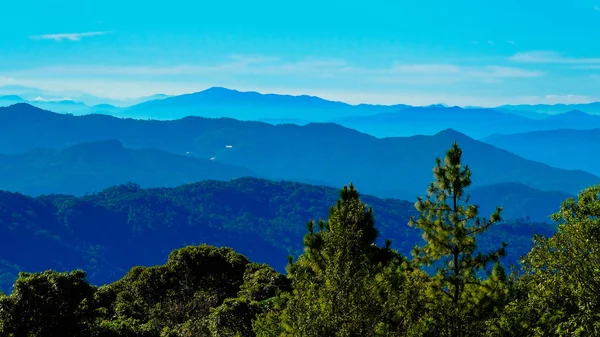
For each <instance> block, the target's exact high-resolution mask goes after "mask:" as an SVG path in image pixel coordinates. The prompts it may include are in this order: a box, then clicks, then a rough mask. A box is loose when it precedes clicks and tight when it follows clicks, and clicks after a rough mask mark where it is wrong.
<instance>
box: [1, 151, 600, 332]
mask: <svg viewBox="0 0 600 337" xmlns="http://www.w3.org/2000/svg"><path fill="white" fill-rule="evenodd" d="M433 173H434V181H433V182H432V183H431V185H430V186H429V187H427V186H424V188H427V189H426V194H425V196H424V197H420V198H418V199H417V201H416V203H414V205H413V206H414V210H413V211H412V212H411V213H410V214H408V219H405V218H401V219H399V220H398V221H397V223H398V226H399V227H401V226H403V225H404V224H403V221H406V222H408V223H409V224H410V226H411V227H412V228H407V229H405V230H403V233H406V235H409V234H408V233H409V232H410V231H413V234H412V235H420V236H421V237H422V239H421V240H417V241H415V242H414V247H412V248H413V249H412V251H411V252H410V253H407V252H403V251H401V250H399V249H395V248H394V245H393V242H392V241H390V240H386V238H387V237H386V236H387V235H386V234H388V233H389V232H385V228H386V226H385V225H383V224H381V225H380V221H379V215H380V213H379V212H375V211H374V207H373V208H372V207H370V205H368V203H366V202H365V200H363V198H361V197H360V195H359V193H358V191H357V189H356V188H355V187H354V186H353V185H352V184H350V185H349V186H345V187H344V188H343V189H342V190H341V191H340V193H339V195H338V198H337V200H336V201H334V202H333V203H331V204H332V205H333V206H331V207H330V208H329V211H328V214H327V216H326V218H323V219H322V220H319V219H318V218H313V219H314V220H310V221H308V223H307V225H306V227H305V230H306V232H305V234H304V238H303V240H302V241H301V242H296V243H295V244H296V245H300V246H301V247H302V254H300V256H298V257H297V258H295V257H294V256H293V254H292V255H290V256H289V257H288V259H287V262H288V264H287V266H286V274H285V275H284V274H281V273H280V272H278V271H276V270H274V269H272V268H271V267H268V266H267V265H264V264H256V263H250V262H249V260H248V259H247V258H246V257H244V256H243V255H241V254H239V253H236V252H235V251H234V250H232V249H230V248H216V247H213V246H208V245H199V246H188V247H185V248H181V249H177V250H175V251H173V252H172V253H171V254H170V255H169V258H168V260H167V262H166V263H165V264H164V265H159V266H154V267H134V268H132V269H131V270H130V271H129V272H128V273H127V274H126V275H125V276H124V277H122V278H121V279H119V280H118V281H116V282H113V283H111V284H107V285H103V286H100V287H97V286H94V285H92V284H90V283H89V282H88V281H87V279H86V274H85V273H84V272H83V271H81V270H76V271H72V272H64V273H60V272H56V271H46V272H42V273H21V274H20V275H19V278H18V280H17V281H16V282H15V284H14V287H13V289H12V292H11V293H10V295H2V296H1V297H0V335H2V336H11V337H17V336H19V337H20V336H38V337H41V336H156V337H163V336H232V337H234V336H265V337H267V336H273V337H274V336H314V337H317V336H319V337H320V336H344V337H350V336H596V335H598V333H599V332H600V323H598V322H599V318H600V307H599V304H600V301H599V298H600V297H599V296H598V290H600V279H599V272H598V270H600V262H599V261H600V256H599V255H598V254H599V253H598V252H599V248H600V247H598V242H599V240H598V239H599V233H600V186H593V187H589V188H587V189H585V190H583V191H582V192H580V194H579V196H578V198H577V199H574V198H571V199H568V200H566V201H564V203H563V204H562V206H561V207H560V208H559V209H558V210H557V212H556V214H554V215H553V220H554V221H555V222H556V224H557V226H558V227H557V228H556V231H555V232H554V233H552V234H548V235H533V236H532V237H530V238H529V241H530V242H531V238H533V246H532V247H531V249H530V250H529V251H528V252H527V253H526V254H524V256H523V257H522V259H521V260H520V261H519V264H518V265H515V266H512V267H511V268H510V269H509V268H505V267H504V266H503V264H501V263H500V261H501V258H502V257H503V256H505V255H507V254H510V252H511V250H512V249H513V247H512V245H511V243H510V242H509V243H508V245H507V243H506V242H503V240H501V239H500V238H499V237H493V236H490V233H493V231H494V230H496V229H497V228H498V227H500V226H502V224H501V218H502V209H501V208H500V207H499V208H497V209H496V211H494V212H493V213H492V214H491V215H489V216H487V217H484V216H483V214H480V212H479V209H478V207H477V206H476V205H474V204H472V203H471V201H470V200H469V196H468V193H467V191H468V187H469V186H470V185H471V183H472V182H471V171H470V169H469V167H468V166H466V165H464V164H463V162H462V150H461V149H460V148H459V147H458V145H457V144H456V143H455V144H454V145H453V146H452V147H451V148H450V150H448V151H447V154H446V157H445V158H444V159H438V160H437V161H436V164H435V166H434V170H433ZM119 188H120V189H125V188H130V189H132V190H134V191H137V192H139V191H140V190H139V188H138V187H136V186H122V187H119ZM117 189H118V188H117ZM117 189H112V190H107V191H105V192H104V193H105V194H107V195H109V196H110V195H111V194H110V193H111V192H112V193H115V196H114V197H113V198H106V199H104V202H105V203H107V204H106V205H105V206H106V207H107V208H103V209H107V210H108V209H112V210H113V211H114V212H115V214H118V210H119V209H121V208H123V209H129V207H130V206H129V205H128V204H127V203H122V202H121V200H119V199H118V197H117V196H118V195H121V194H120V193H119V191H118V190H117ZM159 190H160V189H159ZM142 191H143V190H142ZM162 191H164V192H169V191H173V190H165V189H162ZM137 192H136V193H137ZM253 192H254V193H260V192H259V191H258V190H255V191H253ZM124 195H129V197H128V198H130V196H131V194H127V193H125V194H124ZM145 197H147V198H152V195H146V196H145ZM154 197H157V195H156V194H154ZM181 197H182V198H185V196H184V195H182V196H181ZM207 197H208V198H218V197H219V196H218V195H209V196H207ZM23 198H25V197H23ZM47 198H48V199H47V200H46V199H28V200H29V201H30V202H32V203H37V202H40V203H42V205H44V206H45V207H47V208H46V209H45V211H46V212H49V213H50V214H52V212H53V209H52V207H55V206H53V205H55V204H56V202H57V200H61V198H66V199H68V200H71V201H72V202H82V207H98V206H94V205H98V204H97V203H92V201H93V200H85V199H77V198H73V197H61V196H50V197H47ZM90 198H91V199H95V198H102V195H101V194H100V195H94V196H90ZM155 200H157V202H158V199H155ZM372 201H373V200H372ZM62 202H66V200H63V201H62ZM86 202H87V203H86ZM110 202H112V203H113V204H110ZM282 204H283V202H282ZM331 204H330V205H331ZM246 206H247V207H248V209H252V208H253V207H252V204H251V203H250V202H248V204H246ZM40 207H41V206H40ZM173 207H174V206H173ZM325 207H327V206H325ZM157 209H161V208H160V207H158V208H157ZM40 211H43V210H40ZM222 211H224V212H226V211H227V209H223V210H222ZM308 213H310V211H308ZM21 214H24V215H23V216H29V217H32V218H34V217H36V216H37V213H35V212H25V213H21ZM82 214H83V213H79V214H78V216H80V217H81V215H82ZM143 214H146V216H148V218H147V219H149V220H152V219H154V218H156V217H163V218H168V217H169V216H172V214H173V213H170V212H168V211H166V210H163V212H162V213H143V212H142V213H141V214H140V215H139V216H143ZM76 215H77V214H76ZM130 216H131V217H136V216H138V214H137V213H131V214H130ZM75 218H77V216H76V217H75ZM106 219H108V218H106ZM171 219H172V220H171V221H172V222H170V223H176V222H178V221H180V220H182V219H177V218H174V217H172V218H171ZM309 219H310V218H308V217H307V219H305V221H306V220H309ZM376 219H377V221H375V220H376ZM85 220H87V221H90V222H93V221H94V219H92V218H86V219H85ZM406 222H404V223H406ZM15 223H17V222H15ZM19 223H23V224H25V225H24V227H27V225H26V224H27V222H19ZM83 223H85V222H80V224H83ZM107 223H112V222H108V221H107ZM115 223H116V222H115ZM69 224H71V223H69ZM147 224H148V225H149V228H152V226H150V224H153V225H154V226H159V225H162V224H164V222H162V221H160V222H152V221H150V222H148V223H147ZM90 226H93V224H90ZM223 227H227V226H223ZM259 227H260V226H259ZM267 227H269V226H267ZM67 229H68V230H66V229H64V228H63V229H62V230H64V231H65V232H64V233H65V235H67V234H69V235H70V234H73V235H74V233H76V232H77V230H78V229H77V228H75V227H71V226H70V225H68V226H67ZM23 230H27V228H23ZM133 230H134V231H135V230H136V227H133ZM522 230H523V231H527V229H525V228H520V227H519V228H515V229H514V231H515V232H520V231H522ZM69 231H70V232H69ZM142 232H143V231H142ZM103 233H104V232H103V230H98V231H97V232H91V233H88V235H91V236H99V237H102V235H103ZM251 233H254V234H255V237H256V238H261V237H262V236H264V235H265V233H266V232H264V231H263V232H253V231H252V230H251V229H250V228H249V229H248V232H247V234H251ZM2 234H4V233H2ZM187 234H188V235H189V234H190V233H187ZM486 235H487V236H486ZM255 237H250V236H249V237H247V241H251V240H254V238H255ZM100 239H101V238H100ZM104 239H106V240H110V239H111V238H110V237H104ZM265 240H266V239H264V238H263V242H265ZM156 243H157V242H156V241H149V242H148V243H147V245H148V251H150V250H151V249H152V247H153V246H154V245H156ZM122 244H126V242H123V243H122ZM259 244H260V242H259ZM136 248H137V247H136ZM130 252H131V250H130ZM120 253H121V254H126V253H127V248H124V250H123V251H122V252H120ZM39 254H41V252H40V253H39ZM4 256H6V255H4ZM36 257H41V256H36ZM123 257H125V256H123ZM279 258H280V259H283V260H285V255H283V254H282V255H281V256H279Z"/></svg>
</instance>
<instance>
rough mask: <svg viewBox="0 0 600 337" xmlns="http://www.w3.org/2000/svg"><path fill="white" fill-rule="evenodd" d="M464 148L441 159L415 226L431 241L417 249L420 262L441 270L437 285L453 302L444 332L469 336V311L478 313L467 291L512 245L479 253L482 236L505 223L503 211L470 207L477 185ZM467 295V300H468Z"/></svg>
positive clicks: (420, 202)
mask: <svg viewBox="0 0 600 337" xmlns="http://www.w3.org/2000/svg"><path fill="white" fill-rule="evenodd" d="M461 157H462V150H461V149H460V148H459V146H458V144H457V143H456V142H455V143H454V144H453V145H452V147H451V148H450V149H449V150H448V151H447V153H446V157H445V159H444V162H443V163H442V161H441V159H439V158H437V159H436V166H435V167H434V169H433V173H434V177H435V181H434V182H433V183H431V185H430V186H429V189H428V190H427V198H426V199H424V198H422V197H419V198H418V200H417V202H416V203H415V208H416V209H417V211H419V212H420V213H421V214H420V216H419V217H418V218H417V219H415V218H411V219H410V222H409V224H410V225H411V226H414V227H416V228H419V229H422V230H423V239H425V241H426V243H425V244H424V245H423V246H421V247H415V249H414V251H413V255H414V257H415V262H416V263H418V264H420V265H424V266H435V267H437V273H436V275H435V276H434V278H433V279H434V281H435V282H434V284H436V285H437V290H439V291H441V292H442V293H443V294H445V295H442V296H445V297H446V298H447V299H449V300H450V307H449V308H448V310H449V313H448V316H449V317H446V319H445V321H446V323H445V324H446V326H445V327H444V329H443V330H445V332H443V333H444V334H448V335H451V336H464V335H465V334H466V333H467V325H468V322H467V320H468V319H467V318H466V316H468V315H466V314H465V312H466V311H468V310H473V308H472V303H469V298H468V297H469V296H465V288H466V287H467V286H469V285H478V284H479V283H480V280H479V278H478V277H477V273H478V272H480V271H482V270H484V269H485V267H486V265H487V264H488V263H490V262H497V261H498V259H499V258H500V257H501V256H504V252H505V247H506V243H502V247H501V248H499V249H497V250H494V251H492V252H490V253H487V254H483V253H481V252H478V250H477V243H476V238H477V236H478V235H480V234H482V233H484V232H485V231H486V230H488V229H489V228H490V226H492V225H493V224H495V223H497V222H499V221H500V212H501V210H502V209H501V208H500V207H498V208H497V210H496V212H494V213H493V214H492V215H491V217H490V218H489V219H484V218H481V217H479V215H478V213H479V212H478V206H476V205H471V204H469V196H468V195H466V193H465V189H466V188H468V187H469V186H470V185H471V170H470V169H469V167H468V165H466V166H464V167H463V165H462V163H461ZM465 297H467V298H465Z"/></svg>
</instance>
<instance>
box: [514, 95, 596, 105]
mask: <svg viewBox="0 0 600 337" xmlns="http://www.w3.org/2000/svg"><path fill="white" fill-rule="evenodd" d="M514 101H515V103H512V104H586V103H592V102H598V98H594V97H591V96H585V95H573V94H567V95H545V96H523V97H517V98H515V100H514Z"/></svg>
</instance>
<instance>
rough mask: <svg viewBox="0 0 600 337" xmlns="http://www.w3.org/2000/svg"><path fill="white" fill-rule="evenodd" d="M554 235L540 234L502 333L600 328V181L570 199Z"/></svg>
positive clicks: (589, 332)
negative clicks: (542, 235) (544, 235)
mask: <svg viewBox="0 0 600 337" xmlns="http://www.w3.org/2000/svg"><path fill="white" fill-rule="evenodd" d="M553 218H554V220H556V221H557V223H558V224H559V226H558V231H557V232H556V234H554V235H553V236H551V237H549V238H547V237H541V236H536V237H535V239H534V242H535V245H534V247H533V249H532V250H531V252H530V253H529V254H528V255H527V256H526V257H525V258H524V261H523V262H524V268H523V274H522V275H521V276H520V278H519V280H518V281H519V283H518V288H517V289H516V291H515V294H514V295H513V300H512V301H511V302H510V303H509V304H508V305H507V306H506V308H505V309H504V311H503V313H502V315H501V316H500V318H499V319H498V329H497V335H505V336H506V335H513V336H516V335H526V334H527V335H535V336H595V335H598V334H599V333H600V324H599V323H598V322H599V321H600V296H599V294H600V245H599V242H600V186H598V185H596V186H593V187H590V188H588V189H586V190H584V191H582V192H581V193H580V194H579V196H578V199H577V200H575V199H574V198H571V199H568V200H566V201H565V202H564V203H563V205H562V207H561V208H560V210H559V212H557V213H556V214H554V215H553Z"/></svg>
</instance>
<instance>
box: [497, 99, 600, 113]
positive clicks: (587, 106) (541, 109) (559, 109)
mask: <svg viewBox="0 0 600 337" xmlns="http://www.w3.org/2000/svg"><path fill="white" fill-rule="evenodd" d="M498 108H501V109H506V110H514V111H531V112H537V113H543V114H550V115H556V114H561V113H565V112H569V111H573V110H581V111H585V112H587V113H590V114H594V115H600V102H593V103H583V104H533V105H527V104H523V105H502V106H499V107H498Z"/></svg>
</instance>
